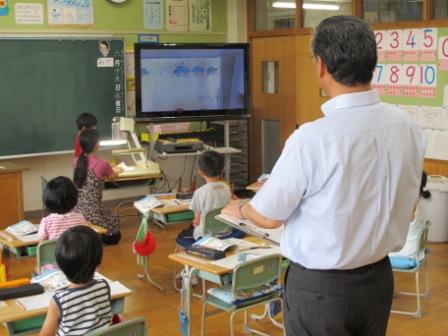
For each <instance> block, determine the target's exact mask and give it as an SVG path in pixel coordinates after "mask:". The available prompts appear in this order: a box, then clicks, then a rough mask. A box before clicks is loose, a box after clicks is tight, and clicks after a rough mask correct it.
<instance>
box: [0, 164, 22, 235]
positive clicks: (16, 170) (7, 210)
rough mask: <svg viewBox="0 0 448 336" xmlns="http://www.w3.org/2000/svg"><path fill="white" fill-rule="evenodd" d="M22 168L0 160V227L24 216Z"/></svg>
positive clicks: (5, 226)
mask: <svg viewBox="0 0 448 336" xmlns="http://www.w3.org/2000/svg"><path fill="white" fill-rule="evenodd" d="M24 170H27V169H25V168H22V167H20V166H18V165H16V164H14V163H12V162H0V200H1V202H0V229H5V228H7V227H8V226H9V225H11V224H15V223H17V222H19V221H21V220H22V219H23V218H24V215H23V186H22V173H23V171H24Z"/></svg>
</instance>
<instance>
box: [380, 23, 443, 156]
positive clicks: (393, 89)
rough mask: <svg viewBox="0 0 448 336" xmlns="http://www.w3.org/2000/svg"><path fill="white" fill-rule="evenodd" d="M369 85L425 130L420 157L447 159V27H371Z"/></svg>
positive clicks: (383, 98) (384, 99)
mask: <svg viewBox="0 0 448 336" xmlns="http://www.w3.org/2000/svg"><path fill="white" fill-rule="evenodd" d="M375 39H376V44H377V51H378V64H377V65H376V69H375V72H374V75H373V79H372V86H373V87H374V88H375V89H376V90H377V91H378V92H379V94H380V95H381V98H382V100H383V101H385V102H387V103H391V104H395V105H398V106H399V107H400V108H402V109H404V110H405V111H406V112H408V114H409V115H410V116H411V117H412V118H413V119H414V120H415V121H416V122H417V123H418V125H419V126H420V127H421V128H422V129H423V130H424V132H425V135H426V138H427V145H426V153H425V157H426V158H430V159H438V160H448V28H434V27H425V28H409V29H391V30H378V31H375Z"/></svg>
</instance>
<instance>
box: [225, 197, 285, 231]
mask: <svg viewBox="0 0 448 336" xmlns="http://www.w3.org/2000/svg"><path fill="white" fill-rule="evenodd" d="M240 201H241V200H233V201H231V202H230V204H229V205H227V206H226V207H225V208H224V209H222V211H221V212H222V213H223V214H225V215H229V216H232V217H236V218H243V219H244V218H246V219H249V220H250V221H251V222H252V223H254V224H255V225H256V226H259V227H261V228H264V229H276V228H278V227H280V226H282V225H283V224H284V223H285V221H282V220H276V219H272V218H268V217H265V216H263V215H262V214H260V213H259V212H258V211H257V210H255V209H254V208H253V207H252V205H250V203H245V204H244V205H242V206H241V207H239V202H240Z"/></svg>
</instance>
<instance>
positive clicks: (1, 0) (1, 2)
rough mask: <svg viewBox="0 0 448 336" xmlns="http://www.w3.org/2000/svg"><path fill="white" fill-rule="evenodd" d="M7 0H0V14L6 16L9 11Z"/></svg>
mask: <svg viewBox="0 0 448 336" xmlns="http://www.w3.org/2000/svg"><path fill="white" fill-rule="evenodd" d="M8 1H9V0H0V16H7V15H8V13H9V6H8Z"/></svg>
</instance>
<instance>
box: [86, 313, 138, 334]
mask: <svg viewBox="0 0 448 336" xmlns="http://www.w3.org/2000/svg"><path fill="white" fill-rule="evenodd" d="M146 335H147V332H146V322H145V319H144V318H143V317H140V318H135V319H132V320H129V321H124V322H121V323H118V324H114V325H110V326H106V327H102V328H98V329H95V330H92V331H90V332H88V333H87V334H86V336H146Z"/></svg>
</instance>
